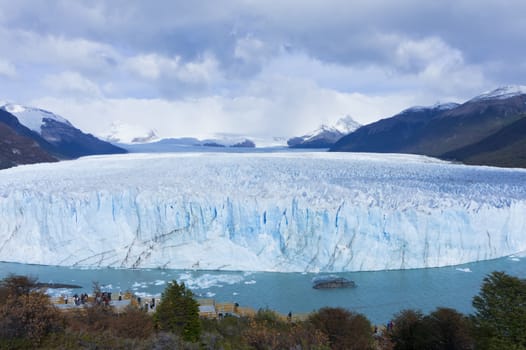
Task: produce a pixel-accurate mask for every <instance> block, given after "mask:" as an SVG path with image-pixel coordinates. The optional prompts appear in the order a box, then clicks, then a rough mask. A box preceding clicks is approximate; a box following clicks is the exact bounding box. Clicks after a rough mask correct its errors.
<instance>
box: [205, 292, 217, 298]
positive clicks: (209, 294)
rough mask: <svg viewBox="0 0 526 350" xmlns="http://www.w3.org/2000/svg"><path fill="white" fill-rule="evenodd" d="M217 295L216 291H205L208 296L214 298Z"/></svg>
mask: <svg viewBox="0 0 526 350" xmlns="http://www.w3.org/2000/svg"><path fill="white" fill-rule="evenodd" d="M215 295H216V293H212V292H206V293H205V296H206V297H207V298H213V297H215Z"/></svg>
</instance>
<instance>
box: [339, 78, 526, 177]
mask: <svg viewBox="0 0 526 350" xmlns="http://www.w3.org/2000/svg"><path fill="white" fill-rule="evenodd" d="M331 150H332V151H350V152H387V153H413V154H425V155H429V156H434V157H439V158H443V159H448V160H456V161H461V162H464V163H467V164H481V165H495V166H506V167H526V87H525V86H506V87H501V88H498V89H496V90H493V91H490V92H487V93H484V94H482V95H479V96H477V97H475V98H473V99H470V100H468V101H467V102H465V103H462V104H445V105H435V106H431V107H412V108H409V109H406V110H404V111H402V112H401V113H399V114H397V115H395V116H393V117H390V118H386V119H382V120H379V121H377V122H375V123H372V124H369V125H366V126H364V127H362V128H360V129H359V130H357V131H356V132H353V133H352V134H349V135H347V136H345V137H342V138H341V139H340V140H339V141H338V142H337V143H336V144H335V145H334V146H333V147H332V148H331Z"/></svg>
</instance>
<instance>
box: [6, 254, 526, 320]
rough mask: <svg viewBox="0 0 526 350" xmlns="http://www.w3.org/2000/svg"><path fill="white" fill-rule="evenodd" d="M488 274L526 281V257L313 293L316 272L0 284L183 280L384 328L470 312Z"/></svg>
mask: <svg viewBox="0 0 526 350" xmlns="http://www.w3.org/2000/svg"><path fill="white" fill-rule="evenodd" d="M492 271H505V272H506V273H508V274H511V275H514V276H517V277H520V278H526V257H508V258H502V259H497V260H491V261H483V262H476V263H470V264H464V265H459V266H449V267H441V268H432V269H415V270H397V271H377V272H350V273H338V274H335V275H337V276H342V277H346V278H348V279H351V280H353V281H355V282H356V285H357V287H356V288H346V289H333V290H317V289H313V288H312V279H313V278H314V277H316V276H319V275H317V274H301V273H270V272H229V271H186V270H162V269H136V270H125V269H123V270H120V269H106V268H105V269H79V268H67V267H55V266H41V265H26V264H14V263H5V262H2V263H0V278H3V277H5V276H7V275H8V274H10V273H12V274H22V275H30V276H33V277H36V278H38V280H39V281H40V282H55V283H58V282H60V283H68V284H75V285H80V286H82V288H81V289H74V290H73V289H69V290H52V291H50V294H55V295H60V294H64V293H65V294H69V295H72V294H74V293H81V292H88V293H90V292H91V291H92V289H93V288H92V287H93V282H98V283H99V284H100V285H102V286H103V290H105V291H111V292H119V291H122V292H124V291H127V290H129V291H132V292H134V293H136V294H138V295H160V293H161V292H162V291H163V290H164V288H165V287H166V284H167V283H168V282H169V281H172V280H177V281H179V282H180V281H183V282H185V284H186V285H187V286H189V287H190V288H191V289H192V290H193V291H194V293H195V294H196V295H197V296H198V297H202V298H214V299H215V300H216V301H231V302H237V303H239V304H240V305H241V306H250V307H253V308H255V309H258V308H264V307H268V308H270V309H273V310H277V311H279V312H281V313H284V314H286V313H288V312H289V311H291V312H292V313H308V312H311V311H314V310H317V309H319V308H321V307H323V306H341V307H344V308H347V309H350V310H353V311H356V312H359V313H362V314H364V315H365V316H367V318H368V319H369V320H370V321H371V322H374V323H376V324H380V323H385V322H387V321H388V320H389V319H391V318H392V317H393V315H394V314H395V313H397V312H399V311H400V310H403V309H407V308H411V309H419V310H421V311H423V312H425V313H427V312H429V311H432V310H434V309H435V308H436V307H438V306H444V307H452V308H455V309H457V310H458V311H461V312H463V313H466V314H469V313H471V312H472V311H473V309H472V306H471V300H472V298H473V296H475V295H476V294H478V292H479V289H480V285H481V283H482V280H483V278H484V277H485V276H486V275H487V274H489V273H491V272H492Z"/></svg>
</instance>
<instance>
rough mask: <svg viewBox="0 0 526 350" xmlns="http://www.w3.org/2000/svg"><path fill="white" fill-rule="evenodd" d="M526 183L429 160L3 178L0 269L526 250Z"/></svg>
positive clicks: (157, 166) (317, 160)
mask: <svg viewBox="0 0 526 350" xmlns="http://www.w3.org/2000/svg"><path fill="white" fill-rule="evenodd" d="M524 183H526V171H524V170H509V169H498V168H489V167H472V166H469V167H468V166H462V165H452V164H448V163H445V162H441V161H437V160H433V159H431V158H426V157H421V156H408V155H385V154H384V155H374V154H335V153H331V154H325V153H284V154H279V153H273V154H222V153H213V154H154V155H141V154H131V155H123V156H98V157H87V158H81V159H78V160H75V161H69V162H61V163H58V164H38V165H31V166H22V167H17V168H13V169H8V170H3V171H1V172H0V257H1V260H4V261H14V262H22V263H35V264H50V265H63V266H103V267H105V266H110V267H166V268H192V267H196V266H198V267H199V268H200V269H228V270H252V271H257V270H259V271H356V270H381V269H400V268H418V267H432V266H444V265H451V264H459V263H464V262H468V261H476V260H484V259H492V258H497V257H501V256H505V255H509V254H513V253H516V252H519V251H524V250H526V239H525V238H524V232H525V231H526V219H525V218H526V215H524V213H526V189H525V186H524Z"/></svg>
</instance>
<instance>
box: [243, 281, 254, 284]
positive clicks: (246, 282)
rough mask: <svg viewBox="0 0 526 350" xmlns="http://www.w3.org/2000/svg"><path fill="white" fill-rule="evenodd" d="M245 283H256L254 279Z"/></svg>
mask: <svg viewBox="0 0 526 350" xmlns="http://www.w3.org/2000/svg"><path fill="white" fill-rule="evenodd" d="M245 284H256V281H254V280H250V281H245Z"/></svg>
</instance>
